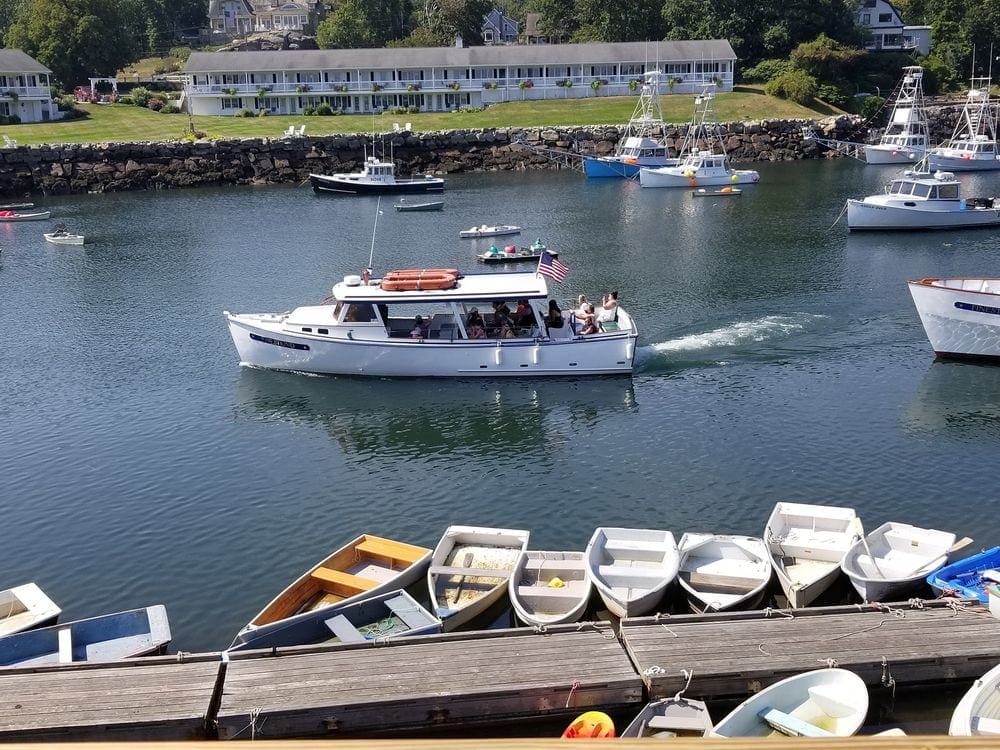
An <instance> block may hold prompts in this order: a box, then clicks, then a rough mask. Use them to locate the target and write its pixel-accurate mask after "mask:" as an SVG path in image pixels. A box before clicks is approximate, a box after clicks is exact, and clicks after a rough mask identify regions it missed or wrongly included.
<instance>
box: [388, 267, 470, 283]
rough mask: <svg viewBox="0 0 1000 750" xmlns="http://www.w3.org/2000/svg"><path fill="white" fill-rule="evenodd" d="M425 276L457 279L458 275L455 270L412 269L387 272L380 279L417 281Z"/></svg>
mask: <svg viewBox="0 0 1000 750" xmlns="http://www.w3.org/2000/svg"><path fill="white" fill-rule="evenodd" d="M427 275H433V276H440V275H444V276H454V277H455V278H458V276H459V273H458V269H457V268H412V269H408V270H403V271H389V272H388V273H386V274H385V276H383V277H382V278H383V280H388V281H398V280H399V279H419V278H421V277H424V276H427Z"/></svg>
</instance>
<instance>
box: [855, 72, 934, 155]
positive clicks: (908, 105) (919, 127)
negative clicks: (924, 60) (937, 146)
mask: <svg viewBox="0 0 1000 750" xmlns="http://www.w3.org/2000/svg"><path fill="white" fill-rule="evenodd" d="M923 79H924V69H923V68H922V67H920V66H919V65H909V66H907V67H905V68H903V80H902V81H900V84H899V93H898V94H897V95H896V101H895V104H894V105H893V107H892V114H891V115H889V124H888V125H887V126H886V129H885V132H884V133H883V134H882V137H881V138H880V139H879V142H878V143H874V144H868V145H866V146H865V161H867V162H868V163H869V164H912V163H913V162H915V161H920V160H921V159H923V158H924V154H925V153H926V152H927V145H928V136H927V111H926V110H925V109H924V90H923Z"/></svg>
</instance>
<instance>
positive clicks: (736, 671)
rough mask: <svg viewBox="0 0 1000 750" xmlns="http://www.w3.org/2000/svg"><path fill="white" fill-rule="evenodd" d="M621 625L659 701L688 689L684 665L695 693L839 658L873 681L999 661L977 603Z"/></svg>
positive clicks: (936, 677)
mask: <svg viewBox="0 0 1000 750" xmlns="http://www.w3.org/2000/svg"><path fill="white" fill-rule="evenodd" d="M621 632H622V638H623V642H624V644H625V648H626V650H627V651H628V653H629V655H630V656H631V658H632V660H633V662H634V663H635V665H636V669H638V670H639V672H640V674H642V675H643V680H644V682H645V683H646V686H647V688H648V690H649V693H650V698H651V699H656V698H663V697H668V696H670V695H673V694H674V693H675V692H676V691H677V690H679V689H681V688H682V687H684V683H685V678H684V675H683V673H682V670H685V669H687V670H692V671H693V672H694V678H693V679H692V681H691V686H690V688H689V689H688V691H687V693H686V695H689V696H691V697H698V698H703V699H711V698H719V697H741V696H744V695H747V694H749V693H754V692H757V691H758V690H760V689H761V688H763V687H766V686H767V685H770V684H772V683H774V682H777V681H778V680H781V679H784V678H785V677H789V676H791V675H793V674H797V673H799V672H804V671H808V670H810V669H818V668H821V667H823V666H825V665H826V664H827V663H834V662H835V663H836V664H837V666H840V667H843V668H845V669H850V670H852V671H854V672H857V673H858V674H859V675H860V676H861V677H862V678H863V679H864V680H865V681H866V683H868V684H869V685H870V686H874V685H879V684H881V683H882V680H883V677H884V676H885V674H886V672H885V670H886V669H888V673H889V674H891V677H892V678H893V679H894V680H895V682H896V684H900V685H902V684H917V683H926V682H941V681H946V680H960V679H961V680H964V679H973V678H975V677H978V676H980V675H981V674H982V673H983V672H985V671H986V670H987V669H989V668H990V667H992V666H994V665H995V664H996V663H997V662H1000V620H997V619H995V618H993V617H992V616H990V614H989V612H988V611H987V610H986V608H985V607H982V606H979V605H978V604H973V603H971V602H968V603H962V604H957V605H955V604H952V605H951V606H949V604H948V603H947V602H942V601H934V602H914V606H911V605H910V603H897V604H892V605H889V607H888V608H886V606H884V605H883V606H871V605H866V606H858V607H817V608H813V609H807V610H801V611H798V610H797V611H796V612H795V616H794V617H792V618H788V617H785V616H781V615H780V614H778V613H776V612H774V611H772V610H762V611H757V612H742V613H734V616H733V617H731V618H727V617H726V613H713V614H711V615H683V616H677V617H665V616H659V617H656V618H635V619H631V620H625V621H624V622H623V623H622V628H621ZM883 659H884V660H885V666H883ZM828 660H832V662H828ZM661 670H662V671H661Z"/></svg>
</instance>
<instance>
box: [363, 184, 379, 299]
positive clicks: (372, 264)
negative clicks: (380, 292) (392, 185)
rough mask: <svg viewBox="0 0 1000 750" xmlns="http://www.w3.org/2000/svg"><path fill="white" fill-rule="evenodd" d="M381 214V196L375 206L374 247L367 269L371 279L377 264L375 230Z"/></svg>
mask: <svg viewBox="0 0 1000 750" xmlns="http://www.w3.org/2000/svg"><path fill="white" fill-rule="evenodd" d="M380 213H382V196H381V195H380V196H379V197H378V202H377V203H376V204H375V221H374V222H372V245H371V250H370V251H369V253H368V267H367V268H366V269H365V270H366V271H367V272H368V276H369V278H370V277H371V274H372V268H373V266H374V264H375V230H376V229H378V216H379V214H380ZM366 283H367V282H366Z"/></svg>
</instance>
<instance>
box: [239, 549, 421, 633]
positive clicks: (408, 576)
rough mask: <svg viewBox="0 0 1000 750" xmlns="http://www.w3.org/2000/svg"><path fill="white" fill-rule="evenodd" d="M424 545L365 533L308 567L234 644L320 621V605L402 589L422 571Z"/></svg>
mask: <svg viewBox="0 0 1000 750" xmlns="http://www.w3.org/2000/svg"><path fill="white" fill-rule="evenodd" d="M430 558H431V551H430V550H429V549H427V548H426V547H417V546H414V545H412V544H405V543H403V542H397V541H394V540H392V539H383V538H382V537H377V536H372V535H370V534H362V535H361V536H359V537H357V538H356V539H352V540H351V541H350V542H348V543H347V544H345V545H344V546H343V547H341V548H340V549H338V550H337V551H336V552H334V553H333V554H332V555H330V556H329V557H327V558H325V559H324V560H322V561H321V562H319V563H318V564H317V565H314V566H313V567H311V568H309V570H307V571H306V572H305V573H303V574H302V575H301V576H299V577H298V578H297V579H296V580H295V581H294V582H293V583H292V584H291V585H290V586H289V587H288V588H286V589H285V590H284V591H282V592H281V593H280V594H278V595H277V596H276V597H274V599H272V600H271V602H270V603H269V604H268V605H267V606H266V607H264V609H262V610H261V611H260V612H259V613H258V614H257V616H256V617H254V618H253V619H252V620H251V621H250V622H249V623H247V625H246V626H245V627H244V628H243V629H242V630H241V631H240V632H239V633H238V634H237V636H236V638H235V639H234V640H233V645H232V647H233V648H235V647H238V646H243V647H245V648H254V647H255V644H257V643H262V642H264V641H263V639H264V638H265V637H266V636H267V633H268V632H270V631H278V630H282V629H284V628H287V627H289V626H291V625H292V624H294V623H297V622H300V621H303V620H312V621H316V622H322V621H323V620H324V619H326V618H327V617H328V615H326V614H325V613H324V612H323V611H322V610H324V609H325V608H327V607H331V606H334V605H343V604H348V603H351V602H356V601H360V600H361V599H367V598H369V597H372V596H375V595H377V594H384V593H386V592H388V591H396V590H398V589H403V588H406V587H407V586H409V585H410V584H412V583H415V582H416V581H417V580H419V579H420V576H421V575H423V572H424V570H426V568H427V565H428V563H429V562H430Z"/></svg>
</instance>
